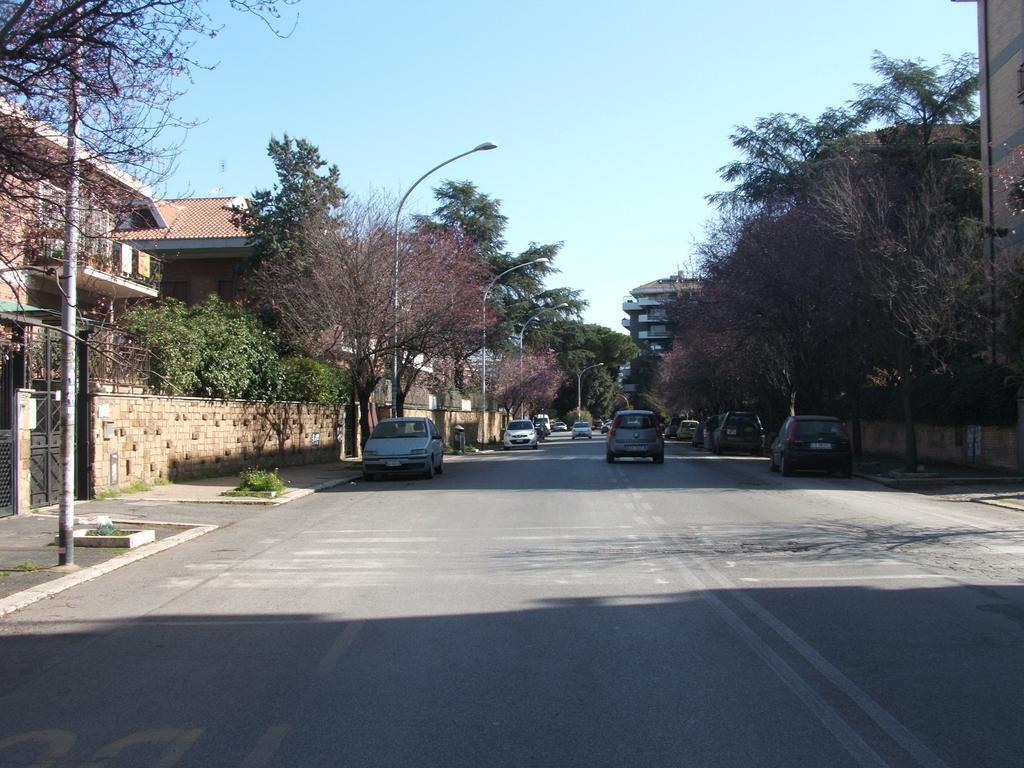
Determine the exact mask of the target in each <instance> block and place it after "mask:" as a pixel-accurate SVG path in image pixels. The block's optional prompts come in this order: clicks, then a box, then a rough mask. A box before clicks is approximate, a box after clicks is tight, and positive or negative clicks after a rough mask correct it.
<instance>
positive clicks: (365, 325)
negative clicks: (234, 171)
mask: <svg viewBox="0 0 1024 768" xmlns="http://www.w3.org/2000/svg"><path fill="white" fill-rule="evenodd" d="M392 222H393V212H392V210H391V207H390V205H388V204H386V203H383V202H381V201H380V200H372V199H371V200H367V201H362V200H357V199H354V198H349V199H347V200H345V201H344V202H343V203H342V205H341V207H340V208H339V209H338V211H337V212H335V213H334V214H333V215H329V216H323V217H319V218H315V219H311V220H309V221H307V222H306V223H305V226H304V229H303V236H302V242H303V243H304V248H303V249H302V251H301V252H299V253H295V254H293V255H292V257H291V258H288V259H266V260H264V261H263V262H262V263H261V264H260V265H259V267H258V268H257V269H256V270H255V271H254V272H253V274H252V282H251V290H252V292H253V293H254V294H256V295H258V296H259V297H260V298H261V299H262V300H263V301H264V302H265V303H267V304H268V305H269V306H271V307H272V308H273V310H274V312H275V314H276V315H277V318H278V322H279V324H280V329H281V334H282V337H283V338H284V339H285V340H286V341H287V342H289V343H291V344H293V345H295V346H296V347H298V348H300V349H302V350H303V351H305V352H306V353H307V354H309V355H311V356H313V357H317V358H321V359H326V360H333V361H335V362H336V363H337V364H338V365H341V366H343V367H344V368H346V369H347V370H348V371H349V374H350V376H351V378H352V382H353V387H354V389H355V396H356V398H357V400H358V402H359V406H360V428H361V430H362V433H363V434H364V435H366V434H368V430H369V426H370V422H369V406H370V401H371V398H372V396H373V393H374V390H375V389H376V388H377V385H378V384H379V383H380V382H381V380H382V379H383V378H384V377H385V376H386V375H387V371H388V368H389V364H390V361H391V355H392V353H393V351H394V350H395V348H396V346H395V345H396V344H397V349H398V350H399V351H400V352H401V353H402V354H403V355H406V356H407V363H408V366H409V367H410V368H411V367H413V366H415V365H419V364H420V363H421V362H422V361H429V360H431V359H433V358H435V357H436V358H447V359H465V357H466V355H467V351H466V348H465V346H464V345H465V344H472V343H475V340H476V339H477V338H479V336H480V333H481V326H480V322H481V318H480V316H479V312H478V311H476V310H477V302H478V301H479V297H480V295H482V292H483V285H484V282H483V281H484V279H485V277H486V274H487V272H486V268H485V265H484V264H483V263H482V261H481V260H480V259H479V257H477V256H476V255H474V254H473V253H472V252H471V251H469V250H468V249H466V248H463V247H461V246H460V245H459V244H458V243H457V241H455V240H454V239H452V238H449V237H448V236H446V235H444V234H443V233H436V234H432V235H425V234H424V235H423V236H422V237H419V236H417V233H415V232H414V233H409V234H408V236H407V238H405V239H406V242H407V245H406V246H405V248H404V250H403V253H402V265H401V266H402V268H401V270H400V271H399V275H400V279H399V286H398V290H399V296H400V298H401V301H400V311H399V313H398V317H397V318H396V317H395V312H394V309H393V305H394V278H393V273H392V271H391V269H390V265H391V264H392V260H393V258H394V229H393V223H392ZM396 321H397V323H396ZM405 377H406V378H405V380H407V381H408V380H410V379H412V378H414V376H413V374H412V372H411V371H410V370H408V369H407V370H406V373H405Z"/></svg>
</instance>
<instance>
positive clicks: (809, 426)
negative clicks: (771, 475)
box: [769, 416, 853, 477]
mask: <svg viewBox="0 0 1024 768" xmlns="http://www.w3.org/2000/svg"><path fill="white" fill-rule="evenodd" d="M769 468H770V469H771V471H772V472H777V471H779V470H781V471H782V474H784V475H786V476H789V475H792V474H793V472H794V471H795V470H798V469H819V470H825V471H826V472H838V473H839V474H841V475H842V476H843V477H850V475H852V474H853V447H852V445H851V443H850V436H849V434H848V433H847V431H846V425H845V424H844V423H843V422H842V421H840V420H839V419H837V418H836V417H834V416H790V417H789V418H788V419H786V421H785V422H783V424H782V428H781V429H780V430H779V436H778V437H776V438H775V440H774V442H772V446H771V463H770V465H769Z"/></svg>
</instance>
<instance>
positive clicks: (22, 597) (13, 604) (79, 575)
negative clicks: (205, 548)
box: [0, 523, 219, 617]
mask: <svg viewBox="0 0 1024 768" xmlns="http://www.w3.org/2000/svg"><path fill="white" fill-rule="evenodd" d="M152 524H153V523H150V525H152ZM173 525H180V524H179V523H174V524H173ZM218 527H219V526H216V525H200V526H197V527H195V528H190V529H189V530H187V531H182V532H181V533H176V534H175V535H174V536H168V537H167V538H166V539H160V541H155V542H153V543H152V544H146V545H145V546H142V547H139V548H138V549H135V550H132V551H130V552H127V553H125V554H123V555H119V556H117V557H113V558H111V559H110V560H107V561H106V562H105V563H99V564H98V565H91V566H89V567H88V568H83V569H82V570H80V571H75V572H74V573H69V574H68V575H67V576H62V577H60V578H58V579H54V580H53V581H48V582H46V583H45V584H40V585H39V586H37V587H32V588H31V589H26V590H24V591H22V592H17V593H15V594H13V595H10V596H8V597H5V598H3V599H2V600H0V617H2V616H6V615H7V614H9V613H14V612H15V611H18V610H21V609H22V608H24V607H26V606H29V605H32V603H36V602H38V601H40V600H44V599H46V598H48V597H53V596H54V595H56V594H57V593H59V592H63V591H64V590H66V589H71V588H72V587H77V586H78V585H79V584H84V583H85V582H87V581H92V580H93V579H95V578H98V577H100V576H103V575H104V574H107V573H110V572H111V571H116V570H117V569H118V568H124V567H125V566H126V565H131V564H132V563H135V562H138V561H139V560H142V559H144V558H147V557H150V556H151V555H156V554H158V553H160V552H163V551H164V550H166V549H170V548H172V547H176V546H178V545H179V544H184V543H185V542H186V541H191V540H192V539H195V538H198V537H200V536H203V535H205V534H207V533H209V532H210V531H215V530H217V528H218Z"/></svg>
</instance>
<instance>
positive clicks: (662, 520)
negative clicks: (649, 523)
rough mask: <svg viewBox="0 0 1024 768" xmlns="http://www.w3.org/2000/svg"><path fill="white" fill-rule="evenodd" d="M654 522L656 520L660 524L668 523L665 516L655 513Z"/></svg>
mask: <svg viewBox="0 0 1024 768" xmlns="http://www.w3.org/2000/svg"><path fill="white" fill-rule="evenodd" d="M654 522H656V523H657V524H658V525H667V523H666V522H665V518H664V517H662V516H661V515H655V516H654Z"/></svg>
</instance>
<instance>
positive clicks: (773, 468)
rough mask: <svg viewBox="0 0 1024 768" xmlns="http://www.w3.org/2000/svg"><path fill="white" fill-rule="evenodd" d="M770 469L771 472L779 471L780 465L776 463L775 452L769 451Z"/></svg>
mask: <svg viewBox="0 0 1024 768" xmlns="http://www.w3.org/2000/svg"><path fill="white" fill-rule="evenodd" d="M768 471H769V472H778V471H779V465H778V464H776V463H775V454H774V453H769V454H768Z"/></svg>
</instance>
